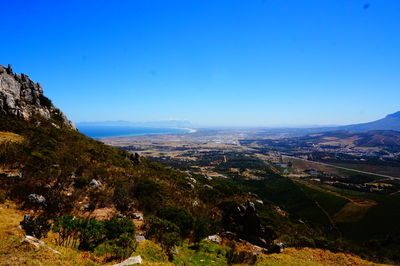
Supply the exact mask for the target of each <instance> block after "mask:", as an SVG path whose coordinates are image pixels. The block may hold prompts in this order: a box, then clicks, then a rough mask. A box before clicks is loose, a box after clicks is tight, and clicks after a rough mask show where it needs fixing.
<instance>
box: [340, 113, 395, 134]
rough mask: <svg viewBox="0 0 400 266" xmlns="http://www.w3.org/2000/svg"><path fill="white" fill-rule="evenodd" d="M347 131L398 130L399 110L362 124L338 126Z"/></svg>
mask: <svg viewBox="0 0 400 266" xmlns="http://www.w3.org/2000/svg"><path fill="white" fill-rule="evenodd" d="M338 129H340V130H347V131H368V130H397V131H400V111H399V112H396V113H393V114H390V115H387V116H386V117H385V118H382V119H379V120H376V121H372V122H368V123H362V124H354V125H347V126H342V127H339V128H338Z"/></svg>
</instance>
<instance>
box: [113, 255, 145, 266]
mask: <svg viewBox="0 0 400 266" xmlns="http://www.w3.org/2000/svg"><path fill="white" fill-rule="evenodd" d="M142 262H143V260H142V257H141V256H140V255H139V256H135V257H130V258H128V259H126V260H124V261H123V262H120V263H117V264H114V265H113V266H126V265H132V264H142Z"/></svg>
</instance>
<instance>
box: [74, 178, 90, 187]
mask: <svg viewBox="0 0 400 266" xmlns="http://www.w3.org/2000/svg"><path fill="white" fill-rule="evenodd" d="M88 184H89V179H87V178H86V177H77V178H75V182H74V187H76V188H83V187H85V186H87V185H88Z"/></svg>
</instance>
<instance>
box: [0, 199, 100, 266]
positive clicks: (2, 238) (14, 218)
mask: <svg viewBox="0 0 400 266" xmlns="http://www.w3.org/2000/svg"><path fill="white" fill-rule="evenodd" d="M23 215H24V213H23V212H22V211H19V210H17V209H16V208H15V206H14V205H13V204H12V203H5V204H1V205H0V265H21V264H24V265H102V264H104V263H103V261H102V258H97V257H94V256H93V255H91V254H90V253H88V252H80V251H78V250H74V249H72V248H69V247H60V246H56V245H54V244H53V237H52V236H51V235H50V236H49V237H48V238H46V239H43V240H44V241H45V243H46V244H47V245H48V246H49V247H51V248H53V249H55V250H58V251H60V252H61V255H58V254H56V253H53V252H52V251H50V250H48V249H46V248H40V249H36V248H34V247H33V246H31V245H28V244H24V243H21V239H22V238H23V236H24V233H23V231H22V230H21V229H20V228H19V223H20V221H21V220H22V218H23Z"/></svg>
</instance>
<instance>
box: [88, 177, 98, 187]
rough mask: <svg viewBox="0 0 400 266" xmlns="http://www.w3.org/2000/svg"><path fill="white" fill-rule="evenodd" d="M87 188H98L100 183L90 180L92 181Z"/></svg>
mask: <svg viewBox="0 0 400 266" xmlns="http://www.w3.org/2000/svg"><path fill="white" fill-rule="evenodd" d="M89 186H90V187H92V188H99V187H100V186H101V182H100V181H98V180H96V179H92V181H90V183H89Z"/></svg>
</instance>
